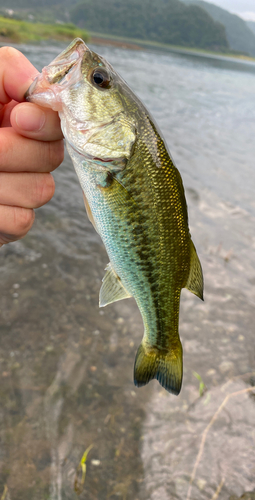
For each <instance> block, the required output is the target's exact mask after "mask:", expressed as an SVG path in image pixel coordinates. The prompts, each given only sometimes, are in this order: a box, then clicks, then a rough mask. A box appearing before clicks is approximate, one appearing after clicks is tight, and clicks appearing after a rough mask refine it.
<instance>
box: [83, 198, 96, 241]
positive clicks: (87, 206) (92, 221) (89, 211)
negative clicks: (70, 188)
mask: <svg viewBox="0 0 255 500" xmlns="http://www.w3.org/2000/svg"><path fill="white" fill-rule="evenodd" d="M82 194H83V200H84V205H85V208H86V212H87V216H88V219H89V220H90V222H91V224H92V225H93V226H94V228H95V230H96V231H97V227H96V223H95V219H94V217H93V215H92V212H91V208H90V206H89V202H88V200H87V198H86V195H85V193H84V192H82ZM97 232H98V231H97Z"/></svg>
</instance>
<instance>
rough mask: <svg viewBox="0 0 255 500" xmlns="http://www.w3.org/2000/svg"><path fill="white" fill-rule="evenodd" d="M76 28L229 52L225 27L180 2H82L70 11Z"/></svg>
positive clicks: (105, 0) (171, 0) (161, 0)
mask: <svg viewBox="0 0 255 500" xmlns="http://www.w3.org/2000/svg"><path fill="white" fill-rule="evenodd" d="M70 18H71V21H72V22H74V23H75V24H76V25H77V26H79V27H82V28H85V29H87V30H91V31H94V32H98V33H107V34H111V35H117V36H125V37H132V38H137V39H142V40H150V41H157V42H162V43H167V44H173V45H179V46H186V47H197V48H201V49H210V50H216V51H217V50H218V51H227V50H228V49H229V47H228V42H227V39H226V34H225V29H224V27H223V26H222V25H221V24H220V23H218V22H215V21H214V20H213V19H212V18H211V17H210V16H209V15H208V14H207V12H205V11H204V10H203V9H201V8H200V7H197V6H195V5H191V6H186V5H184V4H183V3H182V2H180V1H179V0H157V1H155V0H143V1H142V0H104V2H102V0H83V1H82V2H81V3H79V4H77V5H75V6H74V7H73V8H72V9H71V10H70Z"/></svg>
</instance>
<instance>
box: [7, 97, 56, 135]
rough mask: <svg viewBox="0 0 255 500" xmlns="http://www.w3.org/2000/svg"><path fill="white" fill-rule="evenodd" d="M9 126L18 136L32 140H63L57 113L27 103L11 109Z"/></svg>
mask: <svg viewBox="0 0 255 500" xmlns="http://www.w3.org/2000/svg"><path fill="white" fill-rule="evenodd" d="M11 125H12V127H13V128H14V129H15V130H16V131H17V132H18V133H19V134H21V135H23V136H25V137H30V138H32V139H37V140H40V141H56V140H58V139H62V138H63V134H62V132H61V128H60V120H59V116H58V113H56V112H55V111H52V110H51V109H48V108H47V109H46V108H42V107H40V106H37V105H36V104H32V103H29V102H27V103H25V102H24V103H22V104H19V105H18V106H15V107H14V108H13V110H12V113H11Z"/></svg>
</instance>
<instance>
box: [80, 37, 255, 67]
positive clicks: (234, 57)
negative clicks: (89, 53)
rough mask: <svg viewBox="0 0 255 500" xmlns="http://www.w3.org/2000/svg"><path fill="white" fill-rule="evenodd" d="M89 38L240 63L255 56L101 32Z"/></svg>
mask: <svg viewBox="0 0 255 500" xmlns="http://www.w3.org/2000/svg"><path fill="white" fill-rule="evenodd" d="M89 36H90V39H89V43H92V44H93V43H95V44H99V45H101V44H102V42H103V43H104V44H105V45H108V46H110V45H112V46H115V47H120V48H124V49H131V50H146V49H154V50H159V51H164V52H173V53H176V54H184V55H193V56H198V57H210V58H215V59H222V60H227V61H235V62H240V63H251V64H253V63H255V58H254V57H251V56H245V55H242V54H240V55H239V54H231V53H226V54H224V53H223V52H213V51H210V50H208V51H207V50H204V49H197V48H191V47H181V46H176V45H168V44H164V43H159V42H151V41H149V40H138V39H133V38H125V37H117V36H110V35H104V34H101V33H94V32H90V33H89Z"/></svg>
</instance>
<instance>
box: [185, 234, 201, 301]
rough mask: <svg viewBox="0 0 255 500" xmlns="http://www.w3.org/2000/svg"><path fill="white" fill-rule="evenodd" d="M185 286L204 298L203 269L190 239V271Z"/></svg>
mask: <svg viewBox="0 0 255 500" xmlns="http://www.w3.org/2000/svg"><path fill="white" fill-rule="evenodd" d="M185 288H187V289H188V290H190V292H192V293H194V294H195V295H197V296H198V297H199V298H200V299H201V300H204V297H203V291H204V280H203V271H202V267H201V264H200V260H199V258H198V256H197V252H196V249H195V246H194V243H193V242H192V241H191V257H190V272H189V277H188V280H187V283H186V285H185Z"/></svg>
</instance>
